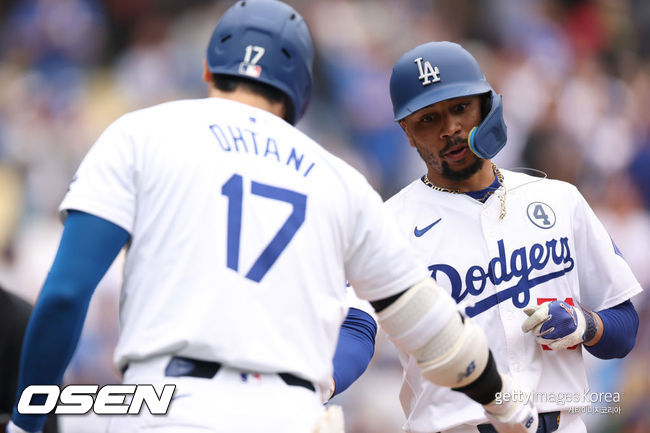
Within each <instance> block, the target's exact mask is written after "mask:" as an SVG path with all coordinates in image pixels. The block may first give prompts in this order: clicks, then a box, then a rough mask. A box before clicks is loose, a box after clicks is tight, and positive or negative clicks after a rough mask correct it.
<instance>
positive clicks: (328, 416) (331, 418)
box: [313, 404, 345, 433]
mask: <svg viewBox="0 0 650 433" xmlns="http://www.w3.org/2000/svg"><path fill="white" fill-rule="evenodd" d="M313 433H345V422H344V419H343V408H341V406H337V405H335V404H332V405H329V406H328V407H327V411H325V413H323V415H322V416H321V417H320V418H319V419H318V423H317V424H316V427H314V432H313Z"/></svg>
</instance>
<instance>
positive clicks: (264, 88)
mask: <svg viewBox="0 0 650 433" xmlns="http://www.w3.org/2000/svg"><path fill="white" fill-rule="evenodd" d="M212 82H213V83H214V86H215V87H216V88H217V89H219V90H221V91H222V92H234V91H235V90H236V89H238V88H240V87H241V88H244V89H246V90H250V91H251V92H254V93H257V94H259V95H261V96H262V97H263V98H264V99H266V100H267V101H269V102H272V103H278V102H281V103H282V104H284V107H285V113H284V119H285V120H287V121H289V119H293V106H292V105H291V101H289V98H288V97H287V95H286V94H285V93H284V92H283V91H281V90H280V89H277V88H275V87H273V86H270V85H268V84H265V83H262V82H260V81H256V80H253V79H250V78H245V77H235V76H233V75H223V74H212Z"/></svg>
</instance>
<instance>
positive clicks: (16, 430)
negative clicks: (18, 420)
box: [7, 421, 42, 433]
mask: <svg viewBox="0 0 650 433" xmlns="http://www.w3.org/2000/svg"><path fill="white" fill-rule="evenodd" d="M7 433H30V432H28V431H27V430H23V429H21V428H20V427H18V426H17V425H16V424H14V423H13V422H11V421H9V423H8V424H7ZM37 433H42V432H37Z"/></svg>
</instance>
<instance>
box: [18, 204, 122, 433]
mask: <svg viewBox="0 0 650 433" xmlns="http://www.w3.org/2000/svg"><path fill="white" fill-rule="evenodd" d="M129 237H130V236H129V233H128V232H127V231H126V230H124V229H123V228H121V227H119V226H117V225H115V224H113V223H111V222H108V221H106V220H104V219H102V218H99V217H96V216H94V215H90V214H87V213H84V212H79V211H70V212H69V214H68V218H67V219H66V222H65V225H64V228H63V234H62V236H61V242H60V244H59V249H58V251H57V253H56V257H55V259H54V263H53V264H52V267H51V268H50V272H49V273H48V275H47V278H46V280H45V283H44V285H43V288H42V289H41V293H40V295H39V297H38V300H37V302H36V305H35V306H34V310H33V312H32V315H31V317H30V320H29V324H28V325H27V329H26V331H25V339H24V343H23V348H22V354H21V361H20V371H19V377H18V395H17V399H16V402H18V401H19V399H20V395H21V394H22V392H23V390H24V389H25V387H27V386H28V385H48V384H57V385H58V384H60V383H61V381H62V380H63V374H64V372H65V369H66V367H67V366H68V363H69V362H70V359H71V358H72V355H73V353H74V351H75V349H76V347H77V343H78V341H79V336H80V335H81V330H82V328H83V324H84V320H85V318H86V313H87V311H88V304H89V303H90V298H91V297H92V294H93V292H94V290H95V287H96V286H97V284H98V283H99V281H100V280H101V279H102V277H103V276H104V274H105V273H106V271H107V270H108V268H109V267H110V265H111V264H112V263H113V261H114V260H115V257H117V254H118V253H119V252H120V250H121V249H122V247H123V246H124V245H125V244H126V243H127V242H128V240H129ZM39 397H45V396H39V395H35V396H34V399H33V400H32V402H33V403H34V404H42V403H44V401H45V399H44V398H43V399H41V400H42V401H40V402H39ZM45 418H46V415H21V414H19V413H18V412H17V409H16V407H14V413H13V418H12V420H13V422H14V424H16V425H17V426H18V427H21V428H23V429H25V430H27V431H39V430H41V429H42V428H43V424H44V423H45Z"/></svg>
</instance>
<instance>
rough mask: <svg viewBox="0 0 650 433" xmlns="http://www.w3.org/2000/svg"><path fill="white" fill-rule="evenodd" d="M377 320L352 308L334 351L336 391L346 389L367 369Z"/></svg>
mask: <svg viewBox="0 0 650 433" xmlns="http://www.w3.org/2000/svg"><path fill="white" fill-rule="evenodd" d="M376 335H377V323H376V322H375V320H374V319H373V318H372V316H370V314H368V313H366V312H365V311H361V310H358V309H356V308H350V309H349V311H348V315H347V317H346V318H345V321H343V324H342V325H341V330H340V331H339V340H338V343H337V346H336V353H335V354H334V360H333V364H334V374H333V378H334V384H335V389H334V394H333V395H337V394H340V393H342V392H343V391H345V390H346V389H347V388H348V387H349V386H350V385H352V383H353V382H354V381H355V380H357V379H358V378H359V376H361V374H363V372H364V371H366V367H368V363H369V362H370V359H371V358H372V355H373V354H374V352H375V337H376Z"/></svg>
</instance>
